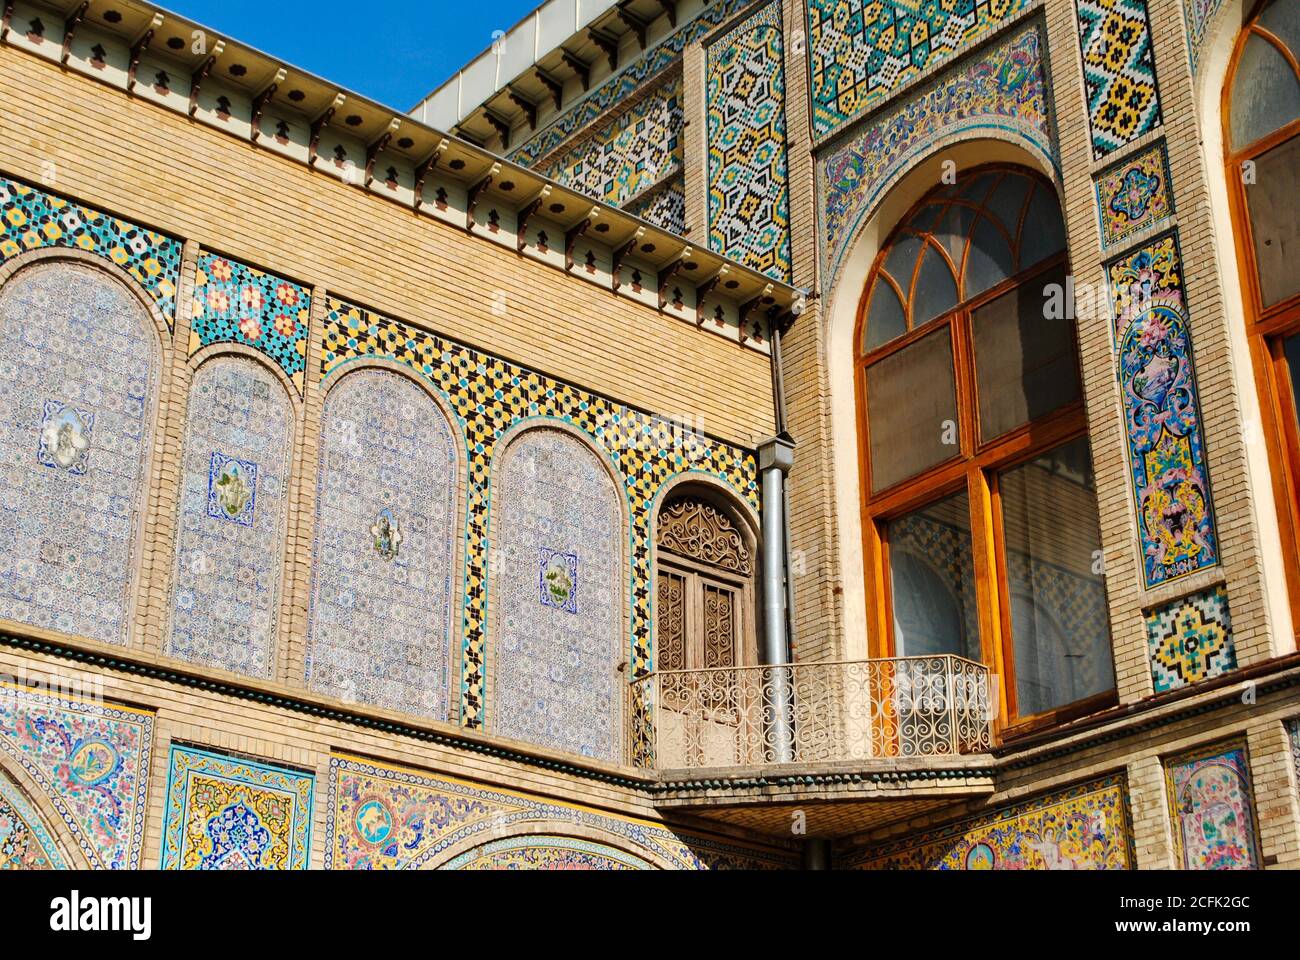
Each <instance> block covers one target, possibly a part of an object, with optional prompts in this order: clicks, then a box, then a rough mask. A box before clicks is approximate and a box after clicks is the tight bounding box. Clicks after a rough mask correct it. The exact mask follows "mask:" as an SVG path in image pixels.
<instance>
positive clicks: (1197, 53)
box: [1183, 0, 1223, 76]
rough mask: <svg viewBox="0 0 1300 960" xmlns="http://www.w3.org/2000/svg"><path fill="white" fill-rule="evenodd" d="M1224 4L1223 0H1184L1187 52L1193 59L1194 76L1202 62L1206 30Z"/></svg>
mask: <svg viewBox="0 0 1300 960" xmlns="http://www.w3.org/2000/svg"><path fill="white" fill-rule="evenodd" d="M1222 5H1223V0H1183V22H1184V23H1185V24H1186V25H1187V52H1188V53H1189V54H1190V56H1191V59H1192V75H1193V76H1195V74H1196V68H1197V66H1198V65H1199V63H1200V59H1201V47H1202V45H1203V44H1204V43H1205V31H1206V29H1207V28H1208V27H1209V25H1210V20H1211V19H1213V17H1214V15H1215V14H1216V13H1218V12H1219V7H1221V6H1222Z"/></svg>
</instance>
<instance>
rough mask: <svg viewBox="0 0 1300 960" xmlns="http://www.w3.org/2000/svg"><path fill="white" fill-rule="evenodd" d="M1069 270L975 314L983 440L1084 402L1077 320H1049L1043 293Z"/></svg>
mask: <svg viewBox="0 0 1300 960" xmlns="http://www.w3.org/2000/svg"><path fill="white" fill-rule="evenodd" d="M1064 283H1065V267H1064V266H1061V267H1057V268H1054V269H1052V270H1048V271H1047V272H1046V273H1042V274H1039V275H1038V276H1037V277H1035V278H1033V279H1032V280H1029V281H1026V282H1025V283H1022V284H1021V285H1020V286H1018V287H1016V288H1015V289H1014V290H1009V291H1008V292H1006V293H1004V294H1003V295H1002V296H1000V297H998V298H997V299H996V300H994V301H992V302H991V303H987V304H985V305H984V306H983V307H980V308H979V309H978V310H976V311H975V312H974V314H973V315H972V317H971V325H972V328H973V332H974V337H975V387H976V390H977V396H978V397H979V413H980V437H981V439H984V440H992V439H993V438H994V437H1000V436H1001V435H1002V434H1004V433H1006V432H1007V431H1008V430H1013V429H1014V428H1016V427H1018V426H1020V425H1021V424H1024V423H1028V422H1029V421H1030V420H1035V419H1037V418H1038V417H1041V416H1043V415H1044V414H1048V413H1051V412H1052V411H1053V410H1057V409H1060V408H1061V407H1063V406H1065V405H1066V404H1067V403H1070V402H1071V401H1073V400H1077V399H1078V398H1079V395H1080V393H1079V371H1078V365H1077V364H1076V362H1075V358H1074V321H1073V320H1072V319H1071V318H1069V317H1062V318H1059V319H1052V318H1049V317H1048V316H1046V313H1047V311H1046V310H1045V309H1044V306H1045V304H1046V303H1047V300H1046V298H1045V297H1044V296H1043V290H1044V288H1045V287H1046V286H1048V285H1049V284H1062V285H1063V284H1064Z"/></svg>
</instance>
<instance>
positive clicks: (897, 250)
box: [885, 233, 924, 296]
mask: <svg viewBox="0 0 1300 960" xmlns="http://www.w3.org/2000/svg"><path fill="white" fill-rule="evenodd" d="M923 242H924V241H923V240H922V239H921V238H920V237H919V236H917V235H916V234H914V233H905V234H902V235H901V236H899V237H898V239H896V240H895V241H894V246H893V247H892V248H891V249H890V251H889V253H887V254H886V255H885V270H886V271H887V272H888V273H889V275H890V276H891V277H893V278H894V279H895V280H897V281H898V286H899V287H900V288H901V289H902V291H903V296H907V293H908V291H909V290H911V289H912V274H914V273H915V272H916V257H917V255H918V254H919V253H920V252H921V244H922V243H923Z"/></svg>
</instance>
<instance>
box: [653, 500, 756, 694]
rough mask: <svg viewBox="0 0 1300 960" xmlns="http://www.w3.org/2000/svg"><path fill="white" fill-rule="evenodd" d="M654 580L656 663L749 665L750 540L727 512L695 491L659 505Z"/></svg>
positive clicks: (670, 666)
mask: <svg viewBox="0 0 1300 960" xmlns="http://www.w3.org/2000/svg"><path fill="white" fill-rule="evenodd" d="M655 544H656V547H657V548H658V582H657V586H656V592H657V595H656V601H657V603H656V610H657V627H658V630H657V637H658V650H657V654H656V666H657V669H659V670H702V669H708V670H715V669H727V668H731V667H740V666H746V665H749V664H753V663H755V662H756V660H757V656H756V653H757V651H756V649H755V647H754V642H753V635H754V633H753V631H754V627H753V620H754V617H753V613H752V610H753V595H754V586H753V581H754V554H753V544H752V543H751V542H750V541H749V538H748V537H747V536H746V535H745V534H744V532H742V529H741V528H740V526H739V525H738V523H737V522H736V521H735V520H734V519H733V517H732V516H731V513H730V511H728V510H726V509H723V508H722V507H720V506H719V505H717V504H716V503H714V502H713V501H711V500H709V499H707V498H705V497H703V496H699V495H691V494H687V495H683V496H678V497H674V498H672V499H670V500H668V501H667V502H665V504H664V505H663V507H662V508H660V511H659V520H658V525H657V528H656V535H655Z"/></svg>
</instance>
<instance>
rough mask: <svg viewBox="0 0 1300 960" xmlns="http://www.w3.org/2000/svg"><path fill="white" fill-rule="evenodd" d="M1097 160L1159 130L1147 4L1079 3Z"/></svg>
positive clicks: (1138, 0)
mask: <svg viewBox="0 0 1300 960" xmlns="http://www.w3.org/2000/svg"><path fill="white" fill-rule="evenodd" d="M1075 3H1076V6H1077V8H1078V11H1079V49H1080V51H1081V52H1082V55H1083V78H1084V86H1085V87H1086V88H1087V105H1088V122H1089V126H1090V128H1091V130H1092V155H1093V159H1095V160H1100V159H1101V158H1102V157H1104V156H1106V155H1107V154H1109V153H1112V152H1113V151H1115V150H1118V149H1119V148H1120V147H1122V146H1124V144H1126V143H1132V142H1133V141H1134V140H1136V139H1137V138H1138V137H1140V136H1142V135H1143V134H1144V133H1147V132H1149V131H1151V130H1154V129H1155V128H1156V127H1158V126H1160V91H1159V88H1158V87H1157V86H1156V69H1155V59H1154V55H1153V53H1152V50H1151V24H1150V22H1149V18H1148V16H1147V5H1146V0H1075Z"/></svg>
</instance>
